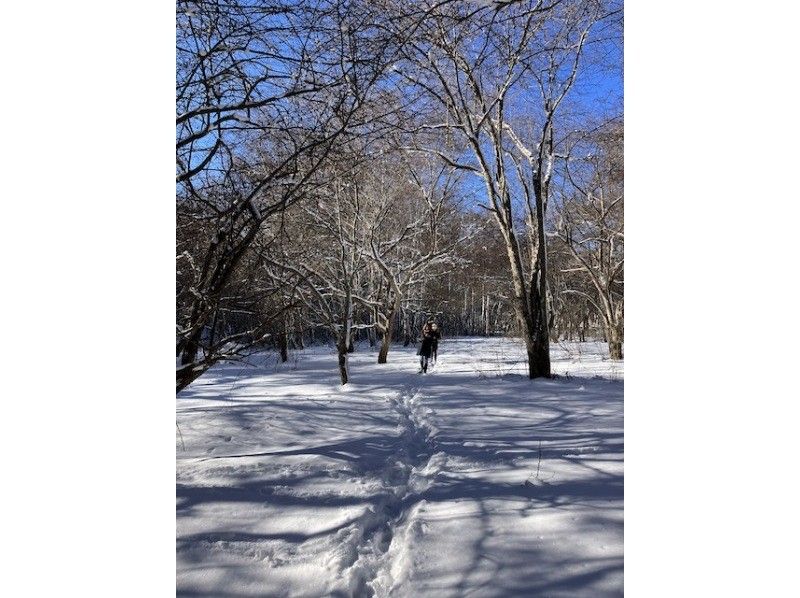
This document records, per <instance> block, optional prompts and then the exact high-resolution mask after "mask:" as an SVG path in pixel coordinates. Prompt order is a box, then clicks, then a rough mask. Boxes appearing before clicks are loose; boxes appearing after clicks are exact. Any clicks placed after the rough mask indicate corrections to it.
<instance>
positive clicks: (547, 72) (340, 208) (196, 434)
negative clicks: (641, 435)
mask: <svg viewBox="0 0 800 598" xmlns="http://www.w3.org/2000/svg"><path fill="white" fill-rule="evenodd" d="M176 16H177V20H176V36H177V38H176V41H177V80H176V102H177V103H176V125H177V129H176V165H177V173H176V183H177V198H176V199H177V202H176V225H177V228H176V243H177V252H176V269H177V315H176V329H177V334H176V387H177V401H176V404H177V407H176V419H177V426H176V456H177V467H176V479H177V483H176V499H177V518H176V525H177V538H176V550H177V593H178V595H181V596H214V597H218V596H230V597H234V596H236V597H244V596H298V597H299V596H306V597H308V596H338V597H340V598H343V597H358V598H360V597H366V596H376V597H381V598H385V597H390V596H393V597H405V596H408V597H418V596H436V597H440V596H453V597H459V596H465V595H472V596H525V597H530V596H587V597H591V598H597V597H603V596H621V595H622V589H623V580H622V574H623V546H622V540H623V536H622V530H623V428H622V423H623V421H622V420H623V413H622V406H623V401H622V399H623V379H624V359H623V345H624V334H623V329H624V292H623V287H624V193H623V184H624V166H623V136H624V126H623V97H622V95H623V94H622V33H623V14H622V4H621V2H619V1H618V0H538V1H534V0H420V1H414V2H409V1H407V0H197V1H185V0H178V2H177V15H176Z"/></svg>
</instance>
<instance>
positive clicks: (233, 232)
mask: <svg viewBox="0 0 800 598" xmlns="http://www.w3.org/2000/svg"><path fill="white" fill-rule="evenodd" d="M383 18H384V17H383V16H382V15H380V14H379V13H377V12H375V11H372V10H371V9H370V7H369V4H368V3H366V2H347V3H345V2H341V1H335V0H297V1H293V2H288V1H282V0H267V1H266V2H259V3H250V2H245V1H244V0H225V1H224V2H222V1H220V0H205V1H204V0H199V1H191V2H190V1H185V0H182V1H180V2H179V3H178V14H177V30H178V34H177V39H178V82H177V89H176V100H177V104H176V106H177V115H176V126H177V135H176V165H177V174H176V181H177V183H178V193H177V215H178V234H177V237H178V239H177V240H178V248H177V255H178V293H177V308H178V309H177V312H178V314H177V339H176V355H177V356H178V358H179V364H178V367H177V372H176V387H177V390H181V389H182V388H185V387H186V386H187V385H188V384H190V383H191V382H192V381H193V380H194V379H196V378H197V377H198V376H199V375H200V374H202V373H203V372H204V371H205V370H206V369H208V367H210V366H211V365H212V364H213V363H215V362H216V361H218V360H219V359H223V358H229V357H235V356H236V355H238V354H239V353H240V352H241V351H242V350H244V349H245V348H246V345H248V344H251V343H253V342H256V341H258V340H259V339H261V338H263V336H264V334H265V333H266V330H267V328H268V322H264V321H263V319H259V324H258V326H256V327H252V328H249V329H247V330H238V329H237V330H232V331H231V333H230V334H228V335H225V336H223V337H220V336H219V335H215V334H214V333H212V332H210V329H213V328H214V325H215V323H216V322H218V320H219V314H220V310H224V309H229V308H230V306H226V301H228V300H230V299H231V298H235V297H236V293H232V292H229V291H230V290H231V285H233V284H234V282H235V280H236V279H237V276H238V275H239V273H240V271H241V269H242V268H243V263H244V261H246V257H247V256H248V255H249V253H250V252H251V249H252V246H253V243H254V242H255V240H256V239H257V238H258V236H259V232H260V231H261V230H262V228H263V227H264V226H265V225H266V223H268V222H271V221H274V220H275V219H279V218H280V217H281V215H282V214H283V213H284V211H285V210H286V209H287V208H289V207H290V206H291V205H293V204H294V203H295V202H297V201H299V200H300V199H301V198H302V197H304V196H305V195H307V194H308V193H309V192H311V191H313V189H314V188H315V187H316V186H317V185H319V184H320V180H319V177H317V176H316V175H317V172H318V171H319V169H320V168H322V167H324V165H325V164H326V163H327V161H328V159H329V157H330V155H331V152H332V151H333V150H334V148H336V147H339V146H341V145H346V144H347V143H349V142H350V140H351V138H352V137H353V136H354V134H355V132H356V131H359V130H361V129H363V128H364V127H367V128H368V127H369V126H370V125H371V122H373V121H374V120H375V115H374V113H369V112H367V111H364V110H363V108H364V106H365V105H367V103H368V102H369V100H370V99H371V98H373V91H374V90H376V88H377V87H378V83H379V81H380V78H381V76H382V74H383V72H384V71H385V69H386V67H387V65H388V64H390V63H391V60H392V56H393V54H394V53H396V51H397V48H396V45H395V43H396V41H397V40H396V39H395V38H393V37H392V36H389V35H386V34H384V33H383V32H382V31H381V28H380V22H381V20H382V19H383ZM277 315H278V314H276V316H277ZM212 336H213V337H214V340H213V342H210V340H209V339H210V338H211V337H212Z"/></svg>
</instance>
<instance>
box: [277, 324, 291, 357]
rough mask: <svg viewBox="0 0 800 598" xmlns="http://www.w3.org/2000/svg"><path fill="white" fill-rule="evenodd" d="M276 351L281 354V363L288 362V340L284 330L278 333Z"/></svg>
mask: <svg viewBox="0 0 800 598" xmlns="http://www.w3.org/2000/svg"><path fill="white" fill-rule="evenodd" d="M278 350H279V351H280V353H281V363H286V362H287V361H289V339H288V338H287V334H286V330H280V331H279V332H278Z"/></svg>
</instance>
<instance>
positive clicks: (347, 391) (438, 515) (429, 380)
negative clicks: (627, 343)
mask: <svg viewBox="0 0 800 598" xmlns="http://www.w3.org/2000/svg"><path fill="white" fill-rule="evenodd" d="M439 353H440V354H439V357H440V359H439V363H438V364H436V366H435V367H433V368H432V369H431V370H429V373H428V374H426V375H421V374H418V373H417V369H418V365H417V359H418V358H417V357H416V355H415V354H414V351H413V348H411V347H409V348H408V349H403V348H401V347H397V346H395V347H393V348H392V351H391V352H390V354H389V361H390V363H389V364H386V365H382V366H379V365H377V364H376V363H375V360H376V354H375V353H374V352H372V351H371V350H369V348H368V347H366V346H364V347H360V348H359V352H357V353H355V354H352V355H351V362H350V363H351V366H350V370H351V379H352V383H351V384H348V385H347V386H346V387H342V386H341V385H340V384H339V380H338V373H337V369H336V356H335V354H333V353H332V352H331V351H330V350H328V349H325V348H314V349H309V350H306V351H302V352H298V353H296V354H294V355H293V357H292V358H291V359H290V361H289V362H288V363H285V364H278V363H277V360H276V357H275V355H274V354H260V355H254V356H252V357H251V358H250V359H249V362H250V365H244V364H226V365H220V366H218V367H216V368H214V369H212V370H211V371H210V372H208V373H206V374H205V375H204V376H203V377H202V378H201V379H199V380H198V381H197V382H196V383H195V384H193V385H192V386H190V387H189V388H188V389H186V390H185V391H184V392H183V393H181V394H180V395H179V397H178V401H177V413H178V424H179V430H180V435H179V436H178V438H177V457H178V464H177V524H178V530H177V531H178V535H177V561H178V562H177V565H178V571H177V586H178V594H179V595H182V596H209V597H211V596H219V597H224V596H230V597H234V596H236V597H241V596H309V597H310V596H339V597H345V596H409V597H411V596H414V597H416V596H437V597H438V596H465V595H469V596H498V597H499V596H592V597H594V596H620V595H622V525H623V524H622V506H623V500H622V499H623V436H622V394H623V383H622V377H623V366H622V363H620V362H612V361H609V360H607V359H604V358H603V356H604V355H607V351H606V349H605V347H604V346H603V345H602V344H598V343H580V344H577V343H571V344H565V345H562V346H558V345H556V346H554V347H553V351H552V353H553V357H554V360H553V369H554V371H555V372H556V373H557V374H560V376H559V377H558V378H555V379H552V380H535V381H530V380H528V379H527V377H526V376H525V375H524V373H525V367H526V365H525V363H524V361H523V356H524V351H523V350H522V346H521V345H520V344H519V343H517V342H515V341H512V340H506V339H477V338H471V339H448V340H445V341H444V342H442V343H441V346H440V352H439Z"/></svg>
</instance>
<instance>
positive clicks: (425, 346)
mask: <svg viewBox="0 0 800 598" xmlns="http://www.w3.org/2000/svg"><path fill="white" fill-rule="evenodd" d="M432 325H433V321H428V322H426V323H425V325H424V326H423V327H422V335H421V339H420V340H421V341H422V342H421V343H420V345H419V351H418V352H417V355H419V373H420V374H425V373H427V371H428V360H429V359H430V358H431V354H432V353H433V343H434V335H433V326H432Z"/></svg>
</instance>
